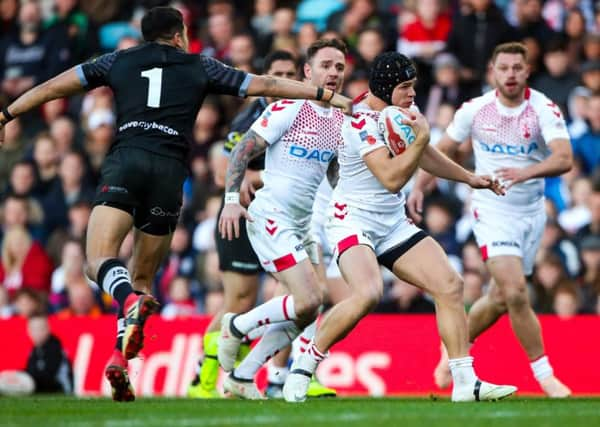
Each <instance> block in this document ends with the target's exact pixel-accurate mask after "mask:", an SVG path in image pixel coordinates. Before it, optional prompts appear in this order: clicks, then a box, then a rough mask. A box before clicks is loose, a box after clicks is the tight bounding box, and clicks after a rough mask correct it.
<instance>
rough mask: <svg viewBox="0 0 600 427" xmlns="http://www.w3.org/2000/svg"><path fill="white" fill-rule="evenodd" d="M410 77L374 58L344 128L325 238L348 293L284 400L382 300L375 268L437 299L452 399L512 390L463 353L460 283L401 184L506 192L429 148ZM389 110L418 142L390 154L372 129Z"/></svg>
mask: <svg viewBox="0 0 600 427" xmlns="http://www.w3.org/2000/svg"><path fill="white" fill-rule="evenodd" d="M416 77H417V76H416V70H415V67H414V65H413V64H412V62H411V61H410V60H409V59H408V58H407V57H406V56H404V55H402V54H400V53H396V52H388V53H383V54H381V55H379V56H378V57H377V58H376V59H375V61H374V63H373V66H372V68H371V72H370V78H369V92H367V93H366V94H365V95H364V96H363V97H362V98H361V99H359V100H358V105H355V108H354V113H355V115H354V117H353V118H347V119H346V120H345V122H344V124H343V126H342V136H343V139H344V144H343V146H342V147H341V148H340V151H339V155H338V162H339V164H340V171H339V174H340V178H339V181H338V185H337V187H336V188H335V190H334V193H333V197H332V200H331V203H330V206H329V211H328V214H327V215H328V223H327V226H326V233H327V237H328V239H329V241H330V244H331V245H332V246H333V247H334V254H335V256H337V257H338V263H339V267H340V269H341V271H342V274H343V276H344V278H345V279H346V281H347V282H348V284H349V285H350V288H351V296H350V297H349V298H346V299H344V300H343V301H341V302H340V303H338V304H336V305H335V306H334V307H333V308H332V309H331V310H330V311H329V313H328V314H327V315H326V316H325V318H324V320H323V321H322V323H321V325H320V326H319V329H318V330H317V333H316V336H315V338H314V340H313V341H312V342H311V343H310V344H309V346H308V348H307V351H305V352H304V353H302V354H301V355H300V356H299V357H298V358H296V359H295V360H294V363H293V364H292V367H291V370H290V374H289V375H288V378H287V380H286V383H285V386H284V389H283V394H284V397H285V399H286V400H287V401H303V400H304V399H305V397H306V390H307V387H308V383H309V381H310V376H311V375H312V373H313V372H314V371H315V370H316V368H317V365H318V364H319V362H320V361H321V360H323V358H324V357H325V355H326V353H327V351H328V350H329V348H331V346H332V345H333V344H335V343H336V342H338V341H340V340H341V339H342V338H344V337H345V336H346V335H347V334H348V333H349V332H350V331H351V330H352V329H353V328H354V326H356V324H357V323H358V322H359V320H360V319H362V318H363V317H364V316H365V315H366V314H367V313H369V312H370V311H371V310H372V309H373V308H374V307H375V306H376V304H377V303H378V302H379V300H380V298H381V295H382V292H383V279H382V277H381V272H380V267H379V266H380V265H384V266H386V267H387V268H389V269H390V270H391V271H392V272H393V273H394V274H395V275H396V276H397V277H399V278H401V279H403V280H405V281H407V282H410V283H412V284H414V285H416V286H418V287H419V288H420V289H423V290H424V291H426V292H428V293H429V294H430V295H432V296H433V298H434V299H435V303H436V311H437V320H438V328H439V332H440V335H441V336H442V339H443V341H444V342H445V343H446V345H447V347H448V349H449V353H450V357H451V367H452V373H453V376H454V380H455V387H454V390H453V392H452V400H453V401H472V400H496V399H501V398H503V397H506V396H509V395H510V394H512V393H514V392H515V391H516V387H513V386H498V385H494V384H490V383H487V382H483V381H480V380H479V379H478V378H477V376H476V375H475V372H474V370H473V358H472V357H469V354H468V340H467V338H468V337H467V335H468V334H467V318H466V315H465V310H464V307H463V302H462V285H463V283H462V279H461V278H460V276H459V275H458V274H457V273H456V272H455V271H454V270H453V269H452V267H451V266H450V264H449V262H448V259H447V258H446V255H445V253H444V251H443V250H442V248H441V247H440V245H438V244H437V243H436V242H435V240H433V239H432V238H431V237H428V236H427V234H426V233H425V232H423V231H422V230H420V229H419V228H418V227H417V226H415V225H413V224H412V223H411V222H410V221H409V220H408V218H407V217H406V215H405V214H404V204H405V201H404V196H403V195H402V193H401V192H400V190H401V189H402V187H403V186H404V185H405V184H406V182H407V181H408V180H409V179H410V177H411V176H412V175H413V173H414V171H415V169H416V168H417V166H421V167H423V168H424V169H426V170H427V171H429V172H431V173H433V174H435V175H437V176H440V177H443V178H446V179H452V180H456V181H461V182H465V183H468V184H469V185H471V186H472V187H475V188H491V189H492V190H493V191H494V192H496V193H498V194H500V193H501V192H502V191H503V190H502V188H500V187H499V186H498V185H497V182H495V181H493V180H492V179H490V178H489V177H483V176H475V175H473V174H472V173H470V172H468V171H467V170H465V169H463V168H462V167H461V166H459V165H458V164H456V163H454V162H452V161H451V160H450V159H448V158H447V157H446V156H444V155H443V154H441V153H440V152H439V151H437V150H436V149H435V148H433V147H430V146H429V145H428V142H429V126H428V124H427V122H426V120H425V119H424V117H423V116H422V115H421V114H420V113H418V112H417V111H416V108H411V107H412V105H413V101H414V97H415V90H414V85H415V82H416ZM388 105H395V106H398V107H401V108H403V109H405V110H404V111H405V113H406V114H407V115H409V116H412V118H413V120H412V121H409V122H408V123H407V124H410V125H411V126H412V127H413V129H414V131H415V134H416V139H415V141H414V142H413V143H412V144H411V145H409V146H408V148H407V149H406V150H405V151H404V152H403V153H402V154H401V155H398V156H396V157H391V156H390V153H389V150H388V148H387V147H386V144H385V142H384V140H383V137H382V135H381V134H380V132H379V130H378V128H377V120H378V116H379V113H380V111H381V110H383V109H384V108H385V107H387V106H388Z"/></svg>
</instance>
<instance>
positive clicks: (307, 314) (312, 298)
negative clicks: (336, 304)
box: [294, 293, 322, 320]
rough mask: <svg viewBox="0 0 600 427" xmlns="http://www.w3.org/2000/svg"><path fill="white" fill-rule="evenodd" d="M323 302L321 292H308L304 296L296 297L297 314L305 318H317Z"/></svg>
mask: <svg viewBox="0 0 600 427" xmlns="http://www.w3.org/2000/svg"><path fill="white" fill-rule="evenodd" d="M321 302H322V300H321V295H320V294H319V293H316V294H307V295H304V296H303V297H302V298H294V306H295V307H294V308H295V310H296V316H298V317H299V318H301V319H305V320H313V319H315V318H316V317H317V314H318V312H319V307H320V306H321Z"/></svg>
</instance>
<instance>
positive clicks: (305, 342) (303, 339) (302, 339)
mask: <svg viewBox="0 0 600 427" xmlns="http://www.w3.org/2000/svg"><path fill="white" fill-rule="evenodd" d="M300 342H302V343H304V344H308V343H309V342H310V340H309V339H308V338H304V337H303V336H302V335H300Z"/></svg>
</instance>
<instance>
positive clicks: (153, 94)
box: [141, 67, 162, 108]
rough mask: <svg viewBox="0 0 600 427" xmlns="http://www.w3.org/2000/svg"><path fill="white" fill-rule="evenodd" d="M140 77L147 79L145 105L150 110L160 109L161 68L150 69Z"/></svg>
mask: <svg viewBox="0 0 600 427" xmlns="http://www.w3.org/2000/svg"><path fill="white" fill-rule="evenodd" d="M141 74H142V77H145V78H147V79H148V100H147V101H146V105H147V106H148V107H152V108H158V107H160V92H161V90H162V68H158V67H155V68H151V69H149V70H146V71H142V73H141Z"/></svg>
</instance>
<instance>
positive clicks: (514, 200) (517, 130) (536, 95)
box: [409, 43, 573, 398]
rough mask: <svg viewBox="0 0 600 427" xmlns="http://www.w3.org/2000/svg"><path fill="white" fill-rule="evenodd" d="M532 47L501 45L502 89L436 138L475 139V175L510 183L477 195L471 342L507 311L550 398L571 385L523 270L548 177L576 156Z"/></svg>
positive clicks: (469, 105)
mask: <svg viewBox="0 0 600 427" xmlns="http://www.w3.org/2000/svg"><path fill="white" fill-rule="evenodd" d="M527 64H528V62H527V49H526V47H525V46H524V45H523V44H521V43H506V44H501V45H499V46H497V47H496V49H495V50H494V53H493V56H492V67H493V75H494V79H495V81H496V85H497V89H496V90H493V91H490V92H487V93H486V94H484V95H482V96H480V97H478V98H474V99H472V100H471V101H469V102H466V103H465V104H464V105H463V106H462V107H461V108H460V109H459V110H458V111H457V112H456V115H455V116H454V120H453V122H452V123H451V124H450V126H449V127H448V129H447V130H446V134H445V135H444V137H443V138H442V140H441V141H440V143H439V144H438V146H437V147H438V148H439V149H440V150H442V151H444V152H446V153H448V154H449V155H453V154H454V153H455V152H456V149H457V147H458V144H460V143H461V142H462V141H464V140H465V139H467V138H468V137H471V138H472V140H473V152H474V156H475V168H476V172H477V173H486V174H495V175H496V176H497V177H499V178H500V179H502V180H503V181H504V182H505V183H506V184H507V189H508V192H507V195H506V197H498V196H496V195H494V194H492V193H490V192H489V191H475V192H474V194H473V202H472V203H473V215H474V217H475V221H476V222H475V226H474V230H473V231H474V233H475V238H476V239H477V244H478V245H479V247H480V249H481V255H482V257H483V260H484V261H485V262H486V265H487V267H488V269H489V271H490V274H491V276H492V281H491V284H490V290H489V292H488V294H487V295H485V296H483V297H482V298H480V299H479V300H478V301H477V302H475V304H474V305H473V307H471V310H470V311H469V319H468V320H469V340H470V341H471V342H473V341H474V340H475V339H476V338H477V337H478V336H479V335H480V334H481V333H483V332H484V331H485V330H486V329H488V328H489V327H490V326H492V325H493V324H494V323H495V322H496V321H497V320H498V319H499V318H500V316H502V315H503V314H504V313H507V312H508V315H509V317H510V321H511V325H512V328H513V330H514V332H515V334H516V335H517V338H518V339H519V342H520V343H521V345H522V346H523V349H524V350H525V352H526V353H527V357H528V358H529V361H530V363H531V369H532V371H533V374H534V376H535V378H536V379H537V381H538V382H539V384H540V386H541V388H542V389H543V390H544V392H545V393H546V394H547V395H548V396H550V397H556V398H560V397H567V396H569V395H570V394H571V391H570V390H569V388H568V387H567V386H565V385H564V384H563V383H562V382H560V381H559V380H558V379H557V378H556V377H555V376H554V373H553V369H552V366H551V365H550V362H549V360H548V357H547V356H546V353H545V350H544V342H543V340H542V334H541V330H540V323H539V321H538V319H537V317H536V315H535V313H534V312H533V309H532V308H531V304H530V302H529V295H528V292H527V282H526V279H525V276H526V275H530V274H532V272H533V266H534V262H535V254H536V252H537V250H538V247H539V245H540V241H541V238H542V234H543V231H544V227H545V224H546V213H545V209H544V179H543V178H544V177H546V176H557V175H561V174H563V173H565V172H567V171H569V170H570V169H571V165H572V162H573V154H572V151H571V144H570V141H569V134H568V132H567V127H566V125H565V121H564V119H563V116H562V114H561V112H560V108H559V107H558V106H557V105H556V104H555V103H554V102H552V101H551V100H550V99H548V98H547V97H546V96H545V95H544V94H542V93H540V92H538V91H535V90H533V89H530V88H528V87H527V78H528V77H529V66H528V65H527ZM426 179H427V177H426V176H419V178H418V180H417V183H416V184H415V190H416V191H415V190H413V194H412V195H411V197H410V203H409V207H410V209H411V211H412V212H413V214H415V216H416V217H417V218H419V216H418V213H419V211H420V207H421V204H422V191H421V189H422V188H424V187H423V184H425V181H426ZM446 364H447V362H446V361H445V360H441V361H440V365H439V367H438V369H436V371H438V372H437V375H436V377H437V379H436V382H438V385H441V386H445V385H447V384H448V383H449V379H450V378H449V376H448V375H447V374H446V375H444V372H447V367H446V366H447V365H446Z"/></svg>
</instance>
